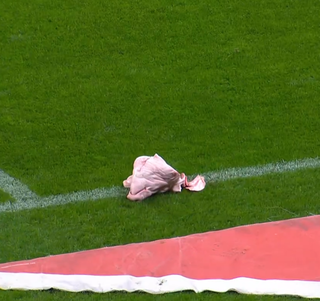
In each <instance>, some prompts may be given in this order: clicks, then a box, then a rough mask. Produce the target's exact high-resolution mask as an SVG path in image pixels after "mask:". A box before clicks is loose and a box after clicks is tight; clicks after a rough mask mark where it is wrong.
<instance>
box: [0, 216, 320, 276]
mask: <svg viewBox="0 0 320 301" xmlns="http://www.w3.org/2000/svg"><path fill="white" fill-rule="evenodd" d="M0 272H17V273H19V272H25V273H49V274H85V275H133V276H153V277H161V276H166V275H173V274H178V275H182V276H185V277H188V278H193V279H233V278H236V277H249V278H256V279H282V280H312V281H319V280H320V216H311V217H305V218H298V219H291V220H285V221H279V222H270V223H263V224H254V225H248V226H241V227H236V228H230V229H226V230H220V231H213V232H207V233H202V234H194V235H189V236H185V237H180V238H179V237H178V238H172V239H163V240H158V241H153V242H145V243H137V244H129V245H123V246H116V247H106V248H101V249H96V250H89V251H83V252H77V253H69V254H63V255H56V256H50V257H44V258H38V259H34V260H27V261H18V262H11V263H5V264H0Z"/></svg>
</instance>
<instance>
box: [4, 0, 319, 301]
mask: <svg viewBox="0 0 320 301" xmlns="http://www.w3.org/2000/svg"><path fill="white" fill-rule="evenodd" d="M319 9H320V2H318V1H312V0H311V1H303V2H302V1H298V0H292V1H290V0H287V1H283V0H269V1H252V0H251V1H249V0H244V1H234V0H231V1H228V2H225V1H217V0H214V1H209V0H204V1H201V2H199V1H192V0H185V1H181V0H180V1H167V0H148V1H147V0H141V1H115V0H108V1H101V0H84V1H81V2H79V1H74V0H65V1H61V0H56V1H51V0H42V1H40V0H32V1H18V0H13V1H2V2H1V3H0V11H1V13H0V169H3V170H4V171H5V172H6V173H8V174H10V175H11V176H13V177H15V178H18V179H19V180H21V181H22V182H23V183H25V184H27V185H28V186H29V187H30V189H32V190H33V191H35V192H36V193H37V194H38V195H41V196H48V195H52V194H60V193H68V192H73V191H79V190H90V189H94V188H98V187H111V186H120V185H121V184H122V181H123V180H124V179H125V178H126V177H127V176H128V175H130V173H131V171H132V163H133V160H134V159H135V158H136V157H137V156H139V155H153V154H154V153H158V154H159V155H161V156H163V157H164V158H165V159H166V160H167V162H168V163H169V164H170V165H172V166H173V167H175V168H176V169H178V170H179V171H181V172H185V173H186V174H196V173H204V172H208V171H214V170H219V169H225V168H229V167H245V166H256V165H260V164H266V163H270V162H277V161H281V160H295V159H303V158H310V157H311V158H314V157H318V156H320V139H319V137H320V74H319V69H320V56H319V48H320V39H319V29H320V28H319V24H320V15H319ZM319 182H320V170H319V169H312V170H311V169H310V170H302V171H297V172H293V173H285V174H278V175H270V176H264V177H257V178H249V179H236V180H232V181H228V182H222V183H213V184H209V185H208V186H207V187H206V189H205V190H204V191H203V192H201V193H197V194H192V193H188V192H186V191H183V192H182V193H181V194H165V195H159V196H156V197H154V198H152V199H150V200H147V201H145V202H142V203H138V204H133V203H130V202H129V201H127V200H126V198H125V197H123V198H120V197H119V198H112V199H106V200H99V201H88V202H83V203H76V204H69V205H65V206H56V207H47V208H45V209H34V210H26V211H19V212H8V213H0V246H1V247H0V262H7V261H12V260H22V259H29V258H34V257H40V256H47V255H52V254H60V253H64V252H73V251H78V250H85V249H92V248H97V247H102V246H109V245H118V244H123V243H130V242H140V241H150V240H154V239H159V238H167V237H175V236H180V235H187V234H191V233H198V232H204V231H209V230H216V229H223V228H227V227H232V226H237V225H242V224H248V223H255V222H264V221H271V220H281V219H284V218H291V217H298V216H305V215H310V214H319V213H320V206H319V199H320V193H319ZM8 198H9V196H8V195H6V194H5V193H3V192H1V191H0V205H1V203H2V202H4V201H6V200H7V199H8ZM61 299H62V300H64V299H66V300H75V301H80V300H81V301H82V300H84V301H87V300H106V299H108V300H129V299H130V300H143V301H145V300H151V299H152V300H154V299H157V300H164V301H169V300H212V299H215V300H226V301H231V300H237V301H238V300H281V301H282V300H291V299H294V298H293V297H267V296H244V295H239V294H236V293H227V294H214V293H203V294H194V293H189V292H185V293H175V294H167V295H163V296H152V295H148V294H143V293H133V294H126V293H110V294H91V293H79V294H72V293H66V292H59V291H47V292H20V291H18V292H17V291H0V300H8V301H11V300H41V301H42V300H44V301H46V300H61Z"/></svg>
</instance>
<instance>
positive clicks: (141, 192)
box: [123, 154, 206, 201]
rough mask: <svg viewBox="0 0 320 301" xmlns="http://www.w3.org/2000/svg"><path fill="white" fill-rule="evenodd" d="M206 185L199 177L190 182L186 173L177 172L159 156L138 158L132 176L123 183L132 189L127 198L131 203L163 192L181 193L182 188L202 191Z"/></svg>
mask: <svg viewBox="0 0 320 301" xmlns="http://www.w3.org/2000/svg"><path fill="white" fill-rule="evenodd" d="M205 185H206V184H205V180H204V178H203V177H202V176H199V175H198V176H197V177H196V178H195V179H194V180H192V181H191V182H188V181H187V177H186V176H185V174H184V173H181V174H180V173H179V172H177V171H176V170H175V169H174V168H172V167H171V166H170V165H168V164H167V163H166V161H164V160H163V159H162V158H161V157H160V156H159V155H157V154H155V155H154V156H153V157H149V156H140V157H138V158H137V159H136V160H135V161H134V164H133V173H132V175H131V176H129V177H128V178H127V179H126V180H125V181H123V186H124V187H126V188H130V191H129V193H128V195H127V198H128V199H129V200H131V201H142V200H144V199H146V198H147V197H149V196H151V195H153V194H156V193H161V192H167V191H173V192H180V191H181V189H182V187H184V188H186V189H188V190H190V191H200V190H203V189H204V187H205Z"/></svg>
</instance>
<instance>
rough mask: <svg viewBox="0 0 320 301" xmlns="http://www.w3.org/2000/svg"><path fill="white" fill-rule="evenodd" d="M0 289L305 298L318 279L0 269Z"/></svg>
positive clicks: (319, 285)
mask: <svg viewBox="0 0 320 301" xmlns="http://www.w3.org/2000/svg"><path fill="white" fill-rule="evenodd" d="M0 289H2V290H48V289H57V290H62V291H69V292H82V291H92V292H96V293H106V292H111V291H127V292H135V291H143V292H146V293H150V294H164V293H170V292H178V291H186V290H189V291H190V290H191V291H194V292H196V293H200V292H203V291H212V292H218V293H224V292H227V291H236V292H238V293H243V294H254V295H291V296H300V297H305V298H320V282H318V281H302V280H276V279H270V280H260V279H252V278H245V277H240V278H235V279H230V280H223V279H205V280H196V279H190V278H186V277H183V276H180V275H168V276H164V277H159V278H157V277H134V276H130V275H117V276H92V275H60V274H42V273H39V274H37V273H7V272H0Z"/></svg>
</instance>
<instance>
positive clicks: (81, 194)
mask: <svg viewBox="0 0 320 301" xmlns="http://www.w3.org/2000/svg"><path fill="white" fill-rule="evenodd" d="M319 167H320V158H306V159H300V160H294V161H282V162H277V163H270V164H266V165H258V166H251V167H243V168H240V167H239V168H229V169H224V170H220V171H211V172H207V173H204V174H202V175H203V176H204V177H205V180H206V182H207V183H210V182H222V181H228V180H233V179H240V178H249V177H258V176H263V175H267V174H276V173H284V172H290V171H291V172H292V171H296V170H300V169H307V168H319ZM190 178H192V176H191V177H190ZM0 189H1V190H3V191H4V192H6V193H8V194H10V195H11V196H12V197H13V198H14V199H15V200H16V201H15V202H6V203H2V204H0V213H1V212H14V211H21V210H27V209H33V208H43V207H48V206H56V205H65V204H69V203H75V202H83V201H89V200H100V199H106V198H111V197H122V196H123V197H124V196H125V195H126V193H127V190H126V189H125V188H123V187H119V186H114V187H109V188H97V189H93V190H87V191H78V192H73V193H67V194H60V195H51V196H48V197H39V196H38V195H36V194H35V193H34V192H33V191H31V190H30V189H29V188H28V187H27V186H26V185H25V184H23V183H21V182H20V181H19V180H17V179H15V178H13V177H11V176H9V175H8V174H6V173H5V172H4V171H2V170H0Z"/></svg>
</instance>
